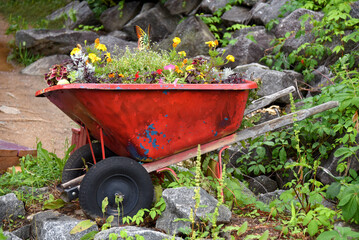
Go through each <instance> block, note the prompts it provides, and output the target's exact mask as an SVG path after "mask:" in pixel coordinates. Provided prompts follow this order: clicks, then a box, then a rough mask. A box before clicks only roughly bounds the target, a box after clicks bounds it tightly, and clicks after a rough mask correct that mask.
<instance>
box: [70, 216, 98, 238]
mask: <svg viewBox="0 0 359 240" xmlns="http://www.w3.org/2000/svg"><path fill="white" fill-rule="evenodd" d="M95 224H96V222H94V221H91V220H89V219H88V220H84V221H81V222H79V223H78V224H77V225H76V226H75V227H74V228H73V229H71V231H70V234H76V233H80V232H82V231H85V230H86V229H89V228H90V227H92V226H93V225H95Z"/></svg>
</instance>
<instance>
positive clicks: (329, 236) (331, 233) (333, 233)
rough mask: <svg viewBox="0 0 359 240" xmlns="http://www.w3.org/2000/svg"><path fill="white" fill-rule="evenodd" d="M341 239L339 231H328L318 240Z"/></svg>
mask: <svg viewBox="0 0 359 240" xmlns="http://www.w3.org/2000/svg"><path fill="white" fill-rule="evenodd" d="M333 238H334V239H338V240H339V239H340V235H339V233H338V232H337V231H335V230H332V231H327V232H322V233H321V234H320V235H319V236H318V238H317V240H331V239H333Z"/></svg>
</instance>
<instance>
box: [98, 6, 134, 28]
mask: <svg viewBox="0 0 359 240" xmlns="http://www.w3.org/2000/svg"><path fill="white" fill-rule="evenodd" d="M140 11H141V2H140V1H133V2H125V4H124V6H123V9H120V10H119V9H118V6H114V7H112V8H109V9H106V10H105V11H103V13H102V14H101V16H100V21H101V23H102V25H103V26H104V29H105V30H106V31H108V32H112V31H115V30H121V29H122V27H123V26H125V24H126V23H127V22H128V21H130V20H131V19H133V18H134V17H135V16H136V14H138V13H139V12H140Z"/></svg>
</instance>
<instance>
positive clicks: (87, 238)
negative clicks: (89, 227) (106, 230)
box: [80, 231, 99, 240]
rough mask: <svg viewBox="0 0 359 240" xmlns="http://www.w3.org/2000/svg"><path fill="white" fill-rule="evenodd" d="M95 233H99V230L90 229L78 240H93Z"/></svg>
mask: <svg viewBox="0 0 359 240" xmlns="http://www.w3.org/2000/svg"><path fill="white" fill-rule="evenodd" d="M97 233H99V231H91V232H89V233H86V234H85V235H83V236H82V237H81V238H80V240H93V239H94V237H95V235H96V234H97Z"/></svg>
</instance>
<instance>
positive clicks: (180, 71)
mask: <svg viewBox="0 0 359 240" xmlns="http://www.w3.org/2000/svg"><path fill="white" fill-rule="evenodd" d="M175 72H176V73H183V71H182V70H181V69H179V67H178V66H176V67H175Z"/></svg>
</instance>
